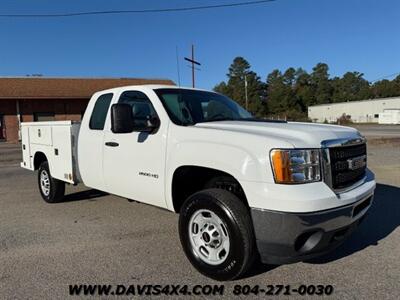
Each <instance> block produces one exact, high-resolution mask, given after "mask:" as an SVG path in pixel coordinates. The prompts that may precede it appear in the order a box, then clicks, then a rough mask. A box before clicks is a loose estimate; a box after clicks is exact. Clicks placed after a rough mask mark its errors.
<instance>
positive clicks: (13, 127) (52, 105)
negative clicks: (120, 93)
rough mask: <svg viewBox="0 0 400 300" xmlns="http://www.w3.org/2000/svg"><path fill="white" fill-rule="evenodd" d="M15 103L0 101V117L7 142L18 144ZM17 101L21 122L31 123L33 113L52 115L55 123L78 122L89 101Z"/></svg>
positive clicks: (12, 101) (13, 101) (14, 101)
mask: <svg viewBox="0 0 400 300" xmlns="http://www.w3.org/2000/svg"><path fill="white" fill-rule="evenodd" d="M16 101H17V100H6V99H0V115H3V119H4V127H5V135H6V136H5V138H6V141H7V142H18V139H19V122H18V117H17V104H16ZM18 101H19V113H20V118H21V122H33V121H34V115H35V113H54V119H55V120H56V121H62V120H72V121H79V120H81V116H82V115H83V113H84V111H85V109H86V106H87V103H88V101H89V99H26V100H22V99H21V100H18Z"/></svg>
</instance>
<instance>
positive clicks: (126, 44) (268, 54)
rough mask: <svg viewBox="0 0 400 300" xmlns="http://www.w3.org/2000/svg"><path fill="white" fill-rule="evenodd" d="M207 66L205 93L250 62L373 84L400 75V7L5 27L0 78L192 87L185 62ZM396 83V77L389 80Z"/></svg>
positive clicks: (11, 5) (45, 9)
mask: <svg viewBox="0 0 400 300" xmlns="http://www.w3.org/2000/svg"><path fill="white" fill-rule="evenodd" d="M242 1H245V0H214V1H212V0H207V1H206V0H204V1H200V0H180V1H178V0H169V1H165V0H164V1H162V0H135V1H134V0H126V1H123V0H113V1H109V0H96V1H94V0H91V1H90V0H88V1H81V0H68V1H67V0H58V1H54V0H41V1H32V0H2V1H1V4H0V14H7V13H10V14H11V13H15V14H18V13H62V12H75V11H93V10H124V9H153V8H167V7H183V6H198V5H208V4H210V5H212V4H220V3H221V4H225V3H234V2H242ZM191 44H194V45H195V56H196V59H197V60H198V61H200V62H201V64H202V65H201V70H200V71H196V87H199V88H205V89H211V88H213V87H214V86H215V85H216V84H217V83H219V82H221V81H223V80H226V73H227V70H228V67H229V65H230V64H231V62H232V60H233V59H234V58H235V57H236V56H243V57H244V58H246V59H247V60H248V61H249V63H250V64H251V66H252V70H254V71H255V72H257V73H258V75H259V76H260V77H261V79H262V80H264V81H265V79H266V77H267V75H268V73H270V72H271V71H272V70H273V69H280V70H282V71H284V70H286V69H287V68H288V67H295V68H297V67H302V68H304V69H305V70H307V71H311V70H312V68H313V66H315V64H317V63H318V62H324V63H327V64H328V65H329V67H330V70H329V73H330V74H331V76H341V75H342V74H343V73H345V72H347V71H359V72H362V73H364V74H365V75H364V77H365V78H366V79H367V80H369V81H373V80H375V79H378V78H381V77H384V76H386V75H389V74H393V73H396V72H400V1H398V0H276V1H275V2H271V3H266V4H258V5H252V6H242V7H233V8H220V9H210V10H201V11H186V12H171V13H152V14H125V15H97V16H86V17H70V18H46V19H35V18H30V19H16V18H11V19H10V18H0V76H25V75H27V74H43V76H64V77H65V76H66V77H141V78H169V79H172V80H174V81H175V82H176V83H178V81H179V78H178V72H177V70H178V68H177V55H176V54H177V51H176V49H178V62H179V66H180V67H179V70H180V83H181V85H182V86H190V85H191V70H190V68H189V67H188V63H187V62H185V61H184V60H183V57H184V56H189V55H190V47H191ZM389 79H392V78H389Z"/></svg>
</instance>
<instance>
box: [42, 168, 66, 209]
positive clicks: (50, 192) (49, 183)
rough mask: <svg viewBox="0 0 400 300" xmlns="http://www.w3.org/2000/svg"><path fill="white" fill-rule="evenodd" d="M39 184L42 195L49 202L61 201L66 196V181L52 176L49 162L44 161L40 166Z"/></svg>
mask: <svg viewBox="0 0 400 300" xmlns="http://www.w3.org/2000/svg"><path fill="white" fill-rule="evenodd" d="M38 185H39V191H40V195H41V196H42V198H43V200H44V201H46V202H48V203H56V202H60V201H61V200H62V199H63V198H64V193H65V183H64V182H63V181H61V180H58V179H55V178H53V177H51V174H50V169H49V163H48V162H47V161H45V162H42V163H41V165H40V167H39V173H38Z"/></svg>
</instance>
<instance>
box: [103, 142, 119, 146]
mask: <svg viewBox="0 0 400 300" xmlns="http://www.w3.org/2000/svg"><path fill="white" fill-rule="evenodd" d="M105 145H106V146H109V147H118V146H119V144H118V143H116V142H106V144H105Z"/></svg>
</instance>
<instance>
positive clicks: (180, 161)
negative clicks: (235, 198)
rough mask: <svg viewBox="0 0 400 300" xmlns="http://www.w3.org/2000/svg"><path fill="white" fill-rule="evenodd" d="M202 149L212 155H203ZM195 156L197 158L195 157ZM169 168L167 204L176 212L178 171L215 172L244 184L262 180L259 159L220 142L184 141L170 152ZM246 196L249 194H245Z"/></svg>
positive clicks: (205, 153)
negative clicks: (174, 185) (184, 168)
mask: <svg viewBox="0 0 400 300" xmlns="http://www.w3.org/2000/svg"><path fill="white" fill-rule="evenodd" d="M203 148H207V149H212V151H202V149H203ZM194 153H195V155H194ZM169 154H170V155H169V156H168V157H167V166H166V176H165V178H166V179H167V180H166V187H165V191H166V204H167V207H168V209H170V210H173V209H174V207H173V201H172V200H173V199H172V180H173V177H174V173H175V171H176V170H177V169H178V168H179V167H182V166H198V167H205V168H212V169H215V170H218V171H222V172H225V173H228V174H230V175H231V176H233V177H234V178H235V179H236V180H237V181H238V182H239V183H241V182H242V181H259V180H260V179H261V178H262V177H263V173H262V165H263V164H260V163H259V159H260V158H258V157H256V156H255V155H254V154H253V153H250V152H249V151H247V150H246V149H244V148H242V147H239V146H237V145H229V144H222V143H217V142H204V141H184V142H180V143H176V144H174V145H173V147H172V148H171V149H169ZM244 192H245V193H246V191H244Z"/></svg>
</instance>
